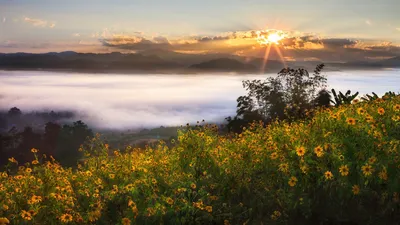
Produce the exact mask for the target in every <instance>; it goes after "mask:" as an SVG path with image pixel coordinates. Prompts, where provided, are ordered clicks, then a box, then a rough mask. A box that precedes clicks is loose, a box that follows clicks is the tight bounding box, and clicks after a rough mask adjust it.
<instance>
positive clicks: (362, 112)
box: [357, 108, 365, 115]
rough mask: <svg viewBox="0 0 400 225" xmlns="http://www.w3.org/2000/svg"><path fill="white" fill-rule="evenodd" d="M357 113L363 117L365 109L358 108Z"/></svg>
mask: <svg viewBox="0 0 400 225" xmlns="http://www.w3.org/2000/svg"><path fill="white" fill-rule="evenodd" d="M357 113H358V114H360V115H363V114H364V113H365V109H363V108H358V109H357Z"/></svg>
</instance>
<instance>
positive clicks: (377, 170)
mask: <svg viewBox="0 0 400 225" xmlns="http://www.w3.org/2000/svg"><path fill="white" fill-rule="evenodd" d="M173 142H175V144H174V146H173V147H171V148H169V147H168V146H167V145H166V144H165V143H164V142H163V141H160V142H159V143H158V144H157V145H156V146H155V147H154V148H147V149H136V148H132V147H130V146H128V147H127V148H126V149H121V150H120V151H119V150H118V151H114V152H113V154H112V155H110V154H109V152H110V149H108V148H109V146H108V144H107V143H104V141H103V139H102V138H101V136H100V135H96V137H95V138H93V140H92V141H91V143H90V144H88V145H87V146H85V148H84V149H82V150H83V151H84V153H85V157H86V158H85V160H84V163H83V164H81V165H79V166H78V168H77V169H76V170H72V169H71V168H63V167H61V166H60V165H59V164H58V163H57V162H56V161H55V160H54V159H52V158H51V157H49V156H46V158H44V156H43V155H41V154H40V150H39V152H37V150H36V149H33V150H32V152H33V153H32V154H34V155H35V158H36V160H35V161H33V162H32V163H30V164H27V165H23V166H22V165H18V164H17V162H15V161H14V160H13V159H10V165H9V167H8V168H9V169H11V168H15V169H16V170H17V172H16V173H12V172H3V173H2V174H1V173H0V175H1V176H0V202H1V204H0V224H7V221H9V222H10V223H11V224H62V223H65V224H225V225H226V224H346V223H347V224H396V223H398V221H399V219H400V216H399V215H400V199H399V190H400V182H399V181H398V177H399V175H400V169H399V168H400V162H399V160H400V97H399V96H397V97H393V98H391V99H386V100H384V99H378V100H375V101H372V102H358V103H354V104H351V105H347V106H342V107H339V108H334V109H328V110H321V111H320V112H317V113H316V115H315V117H314V118H313V119H310V120H308V121H301V122H296V123H292V124H288V123H287V122H274V123H273V124H270V125H268V126H266V127H265V126H263V124H259V123H254V124H252V125H251V126H249V127H248V128H246V129H245V130H244V132H243V133H242V134H240V135H234V136H231V137H228V136H224V135H219V134H218V132H217V126H213V125H205V126H204V127H203V128H202V129H189V128H188V129H181V130H179V131H178V138H177V140H174V141H173ZM10 171H11V170H10ZM2 222H3V223H2Z"/></svg>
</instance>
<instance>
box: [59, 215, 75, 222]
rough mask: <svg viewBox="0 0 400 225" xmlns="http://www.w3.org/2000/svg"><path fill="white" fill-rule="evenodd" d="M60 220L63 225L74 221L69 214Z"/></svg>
mask: <svg viewBox="0 0 400 225" xmlns="http://www.w3.org/2000/svg"><path fill="white" fill-rule="evenodd" d="M60 220H61V222H63V223H68V222H71V221H72V215H70V214H68V213H66V214H63V215H62V216H61V217H60Z"/></svg>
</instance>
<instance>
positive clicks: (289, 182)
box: [288, 176, 297, 187]
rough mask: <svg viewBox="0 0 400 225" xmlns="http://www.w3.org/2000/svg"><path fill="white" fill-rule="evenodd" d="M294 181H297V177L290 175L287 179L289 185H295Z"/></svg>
mask: <svg viewBox="0 0 400 225" xmlns="http://www.w3.org/2000/svg"><path fill="white" fill-rule="evenodd" d="M296 183H297V178H296V177H294V176H292V177H291V178H290V179H289V181H288V184H289V185H290V186H291V187H294V186H295V185H296Z"/></svg>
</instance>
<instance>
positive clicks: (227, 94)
mask: <svg viewBox="0 0 400 225" xmlns="http://www.w3.org/2000/svg"><path fill="white" fill-rule="evenodd" d="M326 74H327V75H328V84H329V88H335V89H336V90H338V91H342V92H345V91H347V90H348V89H350V90H352V91H360V94H366V93H371V92H372V91H374V92H376V93H377V94H379V95H381V94H383V93H384V92H386V91H389V90H391V91H395V92H398V91H400V89H399V87H398V85H397V84H399V83H400V75H399V71H360V72H357V71H353V72H351V73H344V72H328V73H326ZM268 76H274V74H270V75H249V76H245V75H212V74H209V75H194V76H175V75H117V74H107V75H99V74H71V73H52V72H25V71H24V72H8V71H7V72H6V71H0V78H1V79H0V86H1V87H2V88H1V89H0V96H1V97H0V110H8V109H10V108H11V107H14V106H16V107H19V108H20V109H21V110H22V111H31V110H55V111H60V110H67V111H69V110H74V111H76V112H77V113H78V116H79V117H78V118H76V119H82V120H83V121H84V122H85V123H88V124H89V125H90V127H94V128H99V129H102V128H103V129H104V128H108V129H132V128H142V127H159V126H161V125H163V126H179V125H184V124H186V123H188V122H189V123H195V122H196V121H199V120H202V119H205V120H206V122H221V121H223V120H224V118H225V117H227V116H233V115H235V111H236V99H237V98H238V97H239V96H241V95H244V94H245V93H246V92H245V90H244V88H243V87H242V80H247V79H249V80H253V79H261V80H264V79H266V78H267V77H268Z"/></svg>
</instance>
